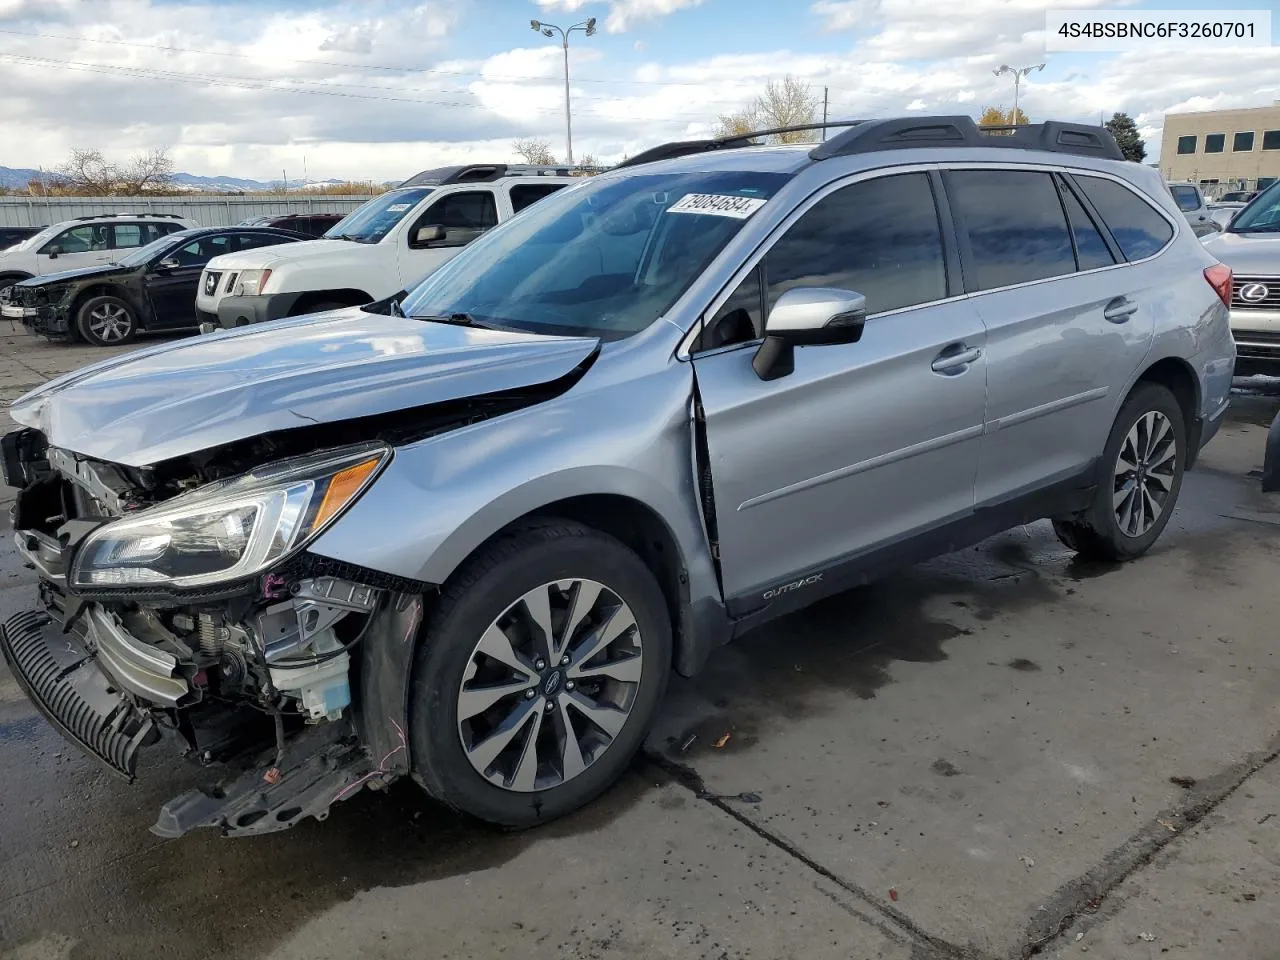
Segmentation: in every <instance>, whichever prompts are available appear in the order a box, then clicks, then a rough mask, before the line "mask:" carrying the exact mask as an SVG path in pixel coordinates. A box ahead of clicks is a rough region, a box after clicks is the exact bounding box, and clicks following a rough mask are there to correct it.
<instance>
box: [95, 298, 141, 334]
mask: <svg viewBox="0 0 1280 960" xmlns="http://www.w3.org/2000/svg"><path fill="white" fill-rule="evenodd" d="M89 329H90V330H91V331H92V332H93V335H94V336H95V337H97V338H98V339H99V340H101V341H102V342H103V343H118V342H119V341H121V340H123V339H124V338H125V337H127V336H128V335H129V334H130V332H131V331H132V330H133V317H131V316H130V315H129V311H128V310H126V309H125V308H124V307H122V306H120V305H119V304H116V303H100V304H98V305H97V306H96V307H94V308H93V310H91V311H90V312H89Z"/></svg>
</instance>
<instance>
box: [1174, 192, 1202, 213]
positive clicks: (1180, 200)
mask: <svg viewBox="0 0 1280 960" xmlns="http://www.w3.org/2000/svg"><path fill="white" fill-rule="evenodd" d="M1169 192H1170V193H1171V194H1173V199H1174V201H1175V202H1176V203H1177V204H1178V209H1179V210H1181V211H1182V212H1183V213H1190V212H1191V211H1192V210H1199V209H1200V194H1199V192H1197V190H1196V188H1195V187H1186V186H1183V187H1170V188H1169Z"/></svg>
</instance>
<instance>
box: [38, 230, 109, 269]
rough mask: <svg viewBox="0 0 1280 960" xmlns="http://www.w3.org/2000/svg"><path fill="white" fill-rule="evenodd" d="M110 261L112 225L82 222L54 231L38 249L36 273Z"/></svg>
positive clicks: (91, 265)
mask: <svg viewBox="0 0 1280 960" xmlns="http://www.w3.org/2000/svg"><path fill="white" fill-rule="evenodd" d="M110 262H111V224H109V223H82V224H80V225H78V226H75V227H69V228H67V229H66V230H63V231H62V232H60V233H57V234H55V235H54V236H52V237H50V238H49V239H48V240H46V241H45V242H44V244H42V245H41V247H40V249H39V250H37V251H36V272H37V273H39V274H41V275H44V274H46V273H59V272H61V271H63V270H76V269H78V268H80V267H93V266H97V265H98V264H101V263H110Z"/></svg>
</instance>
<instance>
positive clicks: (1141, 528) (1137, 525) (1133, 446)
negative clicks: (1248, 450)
mask: <svg viewBox="0 0 1280 960" xmlns="http://www.w3.org/2000/svg"><path fill="white" fill-rule="evenodd" d="M1186 437H1187V431H1186V423H1185V421H1184V419H1183V415H1182V408H1181V407H1179V406H1178V401H1177V398H1175V397H1174V395H1173V393H1172V392H1170V390H1169V389H1168V388H1167V387H1164V386H1161V385H1160V384H1158V383H1141V384H1139V385H1138V386H1137V387H1136V388H1135V389H1134V391H1133V393H1132V394H1130V396H1129V399H1128V400H1126V401H1125V403H1124V406H1123V407H1121V408H1120V413H1119V415H1118V416H1117V417H1116V421H1115V423H1114V424H1113V425H1112V427H1111V435H1110V437H1108V439H1107V445H1106V449H1105V450H1104V452H1103V455H1102V463H1101V465H1100V467H1099V470H1100V474H1099V477H1100V479H1099V483H1098V489H1097V493H1096V494H1095V496H1094V501H1093V503H1092V504H1091V505H1090V507H1089V509H1087V510H1085V511H1084V512H1083V513H1081V514H1078V515H1076V516H1074V517H1070V518H1066V519H1060V520H1055V521H1054V524H1053V528H1054V530H1055V532H1057V534H1058V538H1059V539H1060V540H1061V541H1062V542H1063V543H1064V544H1066V546H1068V547H1070V548H1071V549H1072V550H1075V551H1076V552H1077V553H1079V554H1080V555H1081V556H1083V557H1086V558H1089V559H1096V560H1130V559H1133V558H1134V557H1138V556H1141V555H1142V554H1144V553H1146V552H1147V550H1149V549H1150V548H1151V545H1152V544H1153V543H1155V542H1156V539H1157V538H1158V537H1159V536H1160V534H1161V532H1162V531H1163V530H1164V528H1165V524H1167V523H1168V522H1169V517H1170V516H1171V515H1172V513H1173V508H1174V505H1175V504H1176V503H1177V500H1178V493H1179V491H1180V490H1181V489H1182V475H1183V471H1184V470H1185V467H1186V459H1187V439H1186Z"/></svg>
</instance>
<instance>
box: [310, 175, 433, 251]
mask: <svg viewBox="0 0 1280 960" xmlns="http://www.w3.org/2000/svg"><path fill="white" fill-rule="evenodd" d="M431 189H432V188H431V187H410V188H408V189H405V190H391V191H389V192H387V193H384V194H383V195H382V196H380V197H374V198H373V199H372V200H370V201H368V202H367V203H362V204H361V205H360V206H358V207H356V208H355V209H354V210H352V211H351V212H350V213H349V214H347V215H346V216H345V217H343V218H342V219H341V220H339V221H338V222H337V223H335V224H334V225H333V226H332V227H330V228H329V229H328V230H326V231H325V233H324V235H325V237H327V238H328V239H330V240H334V239H337V240H354V241H356V242H357V243H377V242H378V241H379V240H381V239H382V238H383V237H385V236H386V235H387V234H388V233H390V232H391V229H392V228H393V227H394V226H395V225H396V224H397V223H399V222H400V221H401V220H403V219H404V218H405V215H406V214H407V213H408V212H409V211H410V210H412V209H413V208H414V207H416V206H417V205H418V201H420V200H421V199H422V198H423V197H425V196H426V195H427V194H428V193H430V192H431Z"/></svg>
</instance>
